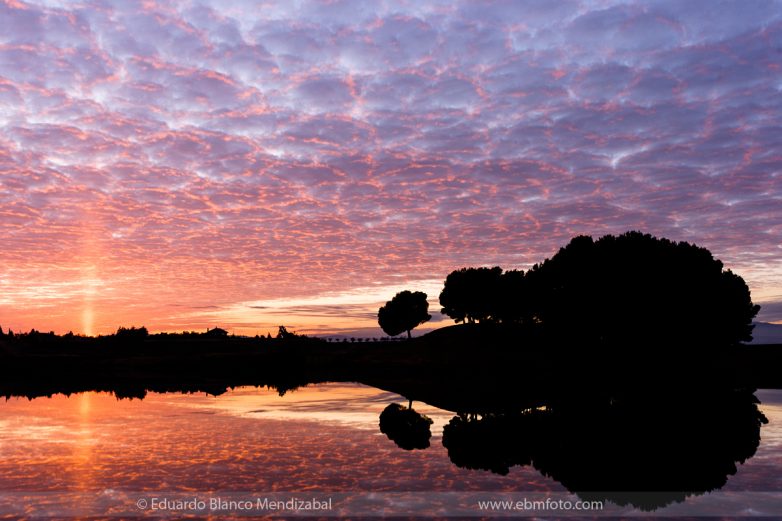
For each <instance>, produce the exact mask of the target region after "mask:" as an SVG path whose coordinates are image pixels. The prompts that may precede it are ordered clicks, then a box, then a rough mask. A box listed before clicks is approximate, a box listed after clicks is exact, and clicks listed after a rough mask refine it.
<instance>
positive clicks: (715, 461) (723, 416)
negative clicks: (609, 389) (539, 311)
mask: <svg viewBox="0 0 782 521" xmlns="http://www.w3.org/2000/svg"><path fill="white" fill-rule="evenodd" d="M757 403H758V401H757V399H756V398H755V397H754V395H753V394H752V393H751V392H749V391H746V390H744V391H727V390H722V391H717V390H714V389H711V390H710V392H708V393H702V392H701V393H698V395H697V396H696V395H680V394H671V393H666V394H663V395H660V394H658V395H655V396H653V397H649V396H643V397H639V396H634V397H632V398H629V399H624V400H612V399H605V400H579V401H573V402H564V403H558V404H553V405H551V406H549V407H547V408H545V409H534V410H527V411H524V412H520V413H517V414H507V413H506V414H491V413H490V414H486V415H483V416H481V417H478V415H467V414H461V415H457V416H455V417H454V418H453V419H452V420H451V421H450V422H449V424H448V425H447V426H446V427H445V429H444V431H443V445H444V446H445V447H446V448H447V449H448V456H449V458H450V459H451V461H452V462H453V463H454V464H456V465H458V466H460V467H463V468H469V469H483V470H489V471H491V472H494V473H497V474H502V475H505V474H508V472H509V470H510V468H511V467H513V466H516V465H521V466H524V465H531V466H533V467H534V468H535V469H537V470H538V471H540V472H541V473H542V474H543V475H545V476H549V477H551V478H553V479H555V480H556V481H558V482H559V483H561V484H563V485H564V486H565V487H566V488H567V489H568V490H569V491H571V492H576V493H577V494H578V495H579V496H580V497H582V498H583V499H585V500H586V499H588V500H594V499H597V500H610V501H611V502H613V503H615V504H618V505H632V506H635V507H638V508H641V509H644V510H653V509H656V508H659V507H662V506H665V505H668V504H671V503H674V502H680V501H683V500H684V499H685V498H686V497H688V496H691V495H698V494H703V493H705V492H707V491H711V490H715V489H719V488H721V487H723V486H724V485H725V484H726V482H727V479H728V476H732V475H734V474H735V473H736V470H737V469H736V463H744V462H745V461H746V460H747V459H749V458H751V457H752V456H753V455H754V454H755V451H756V450H757V447H758V444H759V442H760V428H761V425H762V424H764V423H767V422H768V420H767V419H766V417H765V416H764V415H763V413H762V412H760V410H759V409H758V407H757ZM650 492H652V493H653V494H650Z"/></svg>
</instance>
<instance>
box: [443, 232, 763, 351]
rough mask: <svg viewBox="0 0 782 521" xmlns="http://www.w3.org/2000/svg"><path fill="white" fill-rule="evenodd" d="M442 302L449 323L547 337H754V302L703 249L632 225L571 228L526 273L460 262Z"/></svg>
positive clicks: (726, 340)
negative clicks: (504, 327) (576, 231)
mask: <svg viewBox="0 0 782 521" xmlns="http://www.w3.org/2000/svg"><path fill="white" fill-rule="evenodd" d="M440 303H441V304H442V305H443V313H444V314H446V315H448V316H450V317H451V318H453V319H454V320H456V322H460V321H464V320H467V321H473V320H487V319H488V320H491V321H495V322H503V323H525V324H533V325H535V326H536V327H538V326H539V327H540V329H541V330H542V331H543V332H544V333H545V335H546V337H548V338H550V339H558V340H567V341H578V342H589V343H600V344H607V345H621V344H626V343H628V342H631V343H633V344H634V345H637V344H658V345H659V344H662V343H665V344H667V345H670V344H685V343H688V344H692V343H696V344H702V345H712V346H714V345H732V344H736V343H738V342H742V341H748V340H751V339H752V327H753V326H752V319H753V318H754V317H755V315H756V314H757V312H758V310H759V309H760V307H759V306H756V305H754V304H753V303H752V299H751V297H750V292H749V288H748V287H747V285H746V283H745V282H744V280H743V279H742V278H741V277H740V276H738V275H736V274H735V273H733V272H732V271H730V270H728V269H724V266H723V264H722V262H720V261H719V260H717V259H715V258H714V257H713V256H712V254H711V252H709V250H707V249H706V248H702V247H699V246H696V245H693V244H690V243H687V242H675V241H670V240H668V239H664V238H661V239H658V238H656V237H653V236H651V235H648V234H643V233H641V232H636V231H631V232H627V233H624V234H622V235H618V236H614V235H606V236H604V237H601V238H599V239H597V240H594V239H592V238H591V237H588V236H578V237H575V238H573V239H572V240H571V241H570V243H568V244H567V245H566V246H565V247H563V248H561V249H560V250H559V251H558V252H557V253H556V254H555V255H554V256H553V257H551V258H550V259H546V260H544V261H543V262H542V263H540V264H536V265H535V266H533V267H532V268H531V269H530V270H529V271H527V272H526V273H525V272H521V271H508V272H505V273H502V270H501V269H500V268H462V269H461V270H457V271H454V272H452V273H451V274H450V275H448V278H447V279H446V281H445V287H444V289H443V292H442V293H441V295H440Z"/></svg>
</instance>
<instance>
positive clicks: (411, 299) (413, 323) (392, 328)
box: [377, 290, 432, 338]
mask: <svg viewBox="0 0 782 521" xmlns="http://www.w3.org/2000/svg"><path fill="white" fill-rule="evenodd" d="M431 318H432V315H430V314H429V302H427V301H426V293H422V292H420V291H415V292H410V291H407V290H405V291H401V292H399V293H397V294H396V296H394V298H392V299H391V300H389V301H388V302H386V305H385V306H383V307H381V308H380V309H379V310H378V312H377V322H378V324H380V327H381V328H382V329H383V331H385V333H386V334H387V335H390V336H396V335H399V334H401V333H403V332H405V331H407V338H410V336H411V335H410V331H412V330H413V329H414V328H415V327H417V326H419V325H421V324H423V323H424V322H427V321H428V320H429V319H431Z"/></svg>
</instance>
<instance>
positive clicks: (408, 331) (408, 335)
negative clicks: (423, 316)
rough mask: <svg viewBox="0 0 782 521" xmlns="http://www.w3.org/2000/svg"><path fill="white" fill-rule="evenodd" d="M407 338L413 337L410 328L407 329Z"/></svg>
mask: <svg viewBox="0 0 782 521" xmlns="http://www.w3.org/2000/svg"><path fill="white" fill-rule="evenodd" d="M407 338H413V337H412V336H411V335H410V330H409V329H408V330H407Z"/></svg>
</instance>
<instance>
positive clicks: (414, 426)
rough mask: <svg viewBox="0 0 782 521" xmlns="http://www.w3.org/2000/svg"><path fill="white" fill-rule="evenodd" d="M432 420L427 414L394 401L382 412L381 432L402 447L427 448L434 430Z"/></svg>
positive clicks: (408, 448) (411, 448)
mask: <svg viewBox="0 0 782 521" xmlns="http://www.w3.org/2000/svg"><path fill="white" fill-rule="evenodd" d="M430 425H432V420H431V419H429V418H428V417H427V416H424V415H423V414H420V413H418V412H416V411H414V410H413V409H412V408H410V409H408V408H407V407H405V406H403V405H399V404H398V403H392V404H390V405H389V406H388V407H386V408H385V409H384V410H383V412H382V413H380V432H382V433H383V434H385V435H386V436H388V438H389V439H390V440H392V441H393V442H394V443H396V444H397V446H399V447H400V448H402V449H405V450H413V449H426V448H428V447H429V438H431V437H432V431H431V430H430V429H429V426H430Z"/></svg>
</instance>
